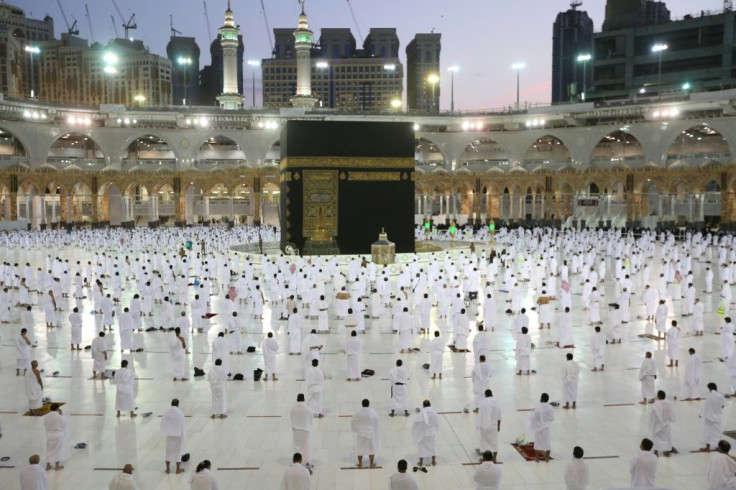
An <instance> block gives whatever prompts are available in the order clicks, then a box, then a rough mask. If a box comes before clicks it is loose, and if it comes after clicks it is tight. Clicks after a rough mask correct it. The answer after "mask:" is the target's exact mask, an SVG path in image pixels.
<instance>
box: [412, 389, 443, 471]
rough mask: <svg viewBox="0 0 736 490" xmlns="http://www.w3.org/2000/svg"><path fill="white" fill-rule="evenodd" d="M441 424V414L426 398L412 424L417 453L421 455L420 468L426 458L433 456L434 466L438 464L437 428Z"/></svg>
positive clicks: (418, 464)
mask: <svg viewBox="0 0 736 490" xmlns="http://www.w3.org/2000/svg"><path fill="white" fill-rule="evenodd" d="M439 425H440V418H439V415H437V412H436V411H435V410H434V408H432V406H431V404H430V403H429V400H424V402H422V409H421V410H420V411H419V413H418V414H417V416H416V418H415V419H414V422H412V424H411V434H412V437H413V438H414V442H415V443H416V445H417V455H418V456H419V462H417V466H418V467H419V468H423V467H424V459H425V458H427V459H429V458H430V457H431V458H432V466H434V465H436V464H437V429H438V427H439Z"/></svg>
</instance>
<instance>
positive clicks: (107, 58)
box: [102, 53, 118, 104]
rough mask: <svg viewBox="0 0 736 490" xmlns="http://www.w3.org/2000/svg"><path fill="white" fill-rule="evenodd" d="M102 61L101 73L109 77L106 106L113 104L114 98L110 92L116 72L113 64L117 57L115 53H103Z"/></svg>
mask: <svg viewBox="0 0 736 490" xmlns="http://www.w3.org/2000/svg"><path fill="white" fill-rule="evenodd" d="M102 59H103V61H104V62H105V68H104V69H103V71H104V72H105V73H106V74H107V75H109V78H108V85H107V87H108V88H107V98H108V99H109V100H108V104H114V103H115V98H114V97H113V92H112V77H113V76H114V75H115V74H116V73H117V72H118V70H117V68H115V64H116V63H117V62H118V57H117V55H116V54H115V53H105V55H104V56H103V57H102Z"/></svg>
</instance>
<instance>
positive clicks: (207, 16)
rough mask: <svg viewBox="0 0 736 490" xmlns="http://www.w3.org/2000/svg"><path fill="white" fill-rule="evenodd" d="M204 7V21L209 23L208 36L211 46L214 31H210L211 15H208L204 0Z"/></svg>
mask: <svg viewBox="0 0 736 490" xmlns="http://www.w3.org/2000/svg"><path fill="white" fill-rule="evenodd" d="M202 5H204V20H205V21H206V22H207V35H208V36H209V37H210V44H212V31H211V30H210V15H209V14H208V13H207V2H206V1H205V0H202Z"/></svg>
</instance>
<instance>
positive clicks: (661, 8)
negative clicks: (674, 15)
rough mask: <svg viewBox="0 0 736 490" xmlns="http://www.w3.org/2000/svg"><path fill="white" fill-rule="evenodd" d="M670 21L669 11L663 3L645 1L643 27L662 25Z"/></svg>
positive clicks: (652, 0)
mask: <svg viewBox="0 0 736 490" xmlns="http://www.w3.org/2000/svg"><path fill="white" fill-rule="evenodd" d="M669 21H670V11H669V9H668V8H667V5H666V4H665V3H664V2H657V1H655V0H647V3H646V5H644V25H647V26H651V25H654V24H664V23H665V22H669Z"/></svg>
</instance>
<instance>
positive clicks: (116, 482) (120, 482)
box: [107, 463, 139, 490]
mask: <svg viewBox="0 0 736 490" xmlns="http://www.w3.org/2000/svg"><path fill="white" fill-rule="evenodd" d="M134 470H135V468H133V465H132V464H130V463H128V464H126V465H125V466H123V471H122V472H121V473H118V474H117V475H115V476H113V477H112V480H110V485H109V486H108V487H107V488H108V490H139V487H138V482H136V481H135V478H134V477H133V471H134Z"/></svg>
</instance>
